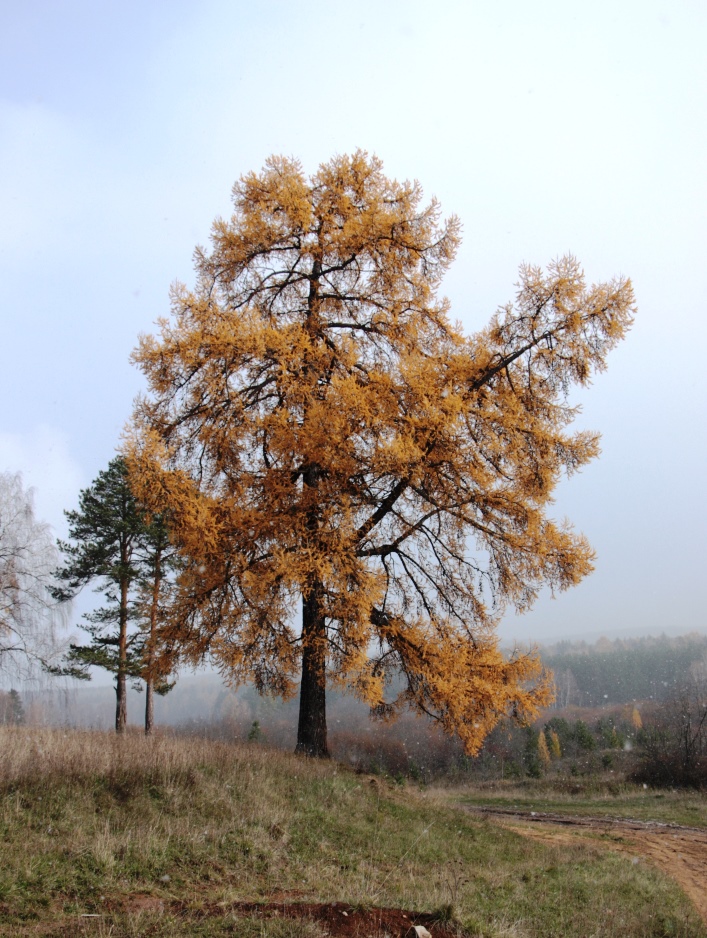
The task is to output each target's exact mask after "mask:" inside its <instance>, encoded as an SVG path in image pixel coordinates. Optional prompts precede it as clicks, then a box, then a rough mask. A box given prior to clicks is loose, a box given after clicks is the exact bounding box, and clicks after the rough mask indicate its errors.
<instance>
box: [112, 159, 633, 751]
mask: <svg viewBox="0 0 707 938" xmlns="http://www.w3.org/2000/svg"><path fill="white" fill-rule="evenodd" d="M233 201H234V206H235V210H234V213H233V215H232V217H231V218H230V219H228V220H223V219H218V220H217V221H216V222H215V224H214V226H213V231H212V245H211V250H210V251H207V250H204V249H197V251H196V255H195V264H196V272H197V280H196V286H195V288H194V289H188V288H187V287H185V286H183V285H179V284H177V285H176V286H174V288H173V291H172V318H171V319H169V320H168V319H164V320H161V321H160V323H159V329H160V332H159V335H158V336H144V337H142V338H141V340H140V343H139V346H138V348H137V350H136V352H135V354H134V359H135V361H136V363H137V364H138V366H139V367H140V368H141V369H142V371H143V373H144V375H145V377H146V379H147V382H148V386H149V391H148V393H147V394H146V395H145V396H144V397H143V398H142V399H141V400H139V401H138V403H137V407H136V412H135V419H134V424H133V426H132V429H131V431H130V433H129V439H128V448H127V451H126V453H127V460H128V464H129V466H130V470H131V476H132V479H133V485H134V486H135V490H136V492H138V494H139V497H140V498H141V499H143V500H144V501H145V502H146V503H147V504H148V505H152V506H153V507H154V510H157V511H162V510H167V511H169V513H170V518H171V519H172V522H173V525H174V527H173V531H174V536H175V538H176V542H177V543H178V545H179V548H180V550H181V552H182V555H183V563H184V567H183V569H182V572H181V575H180V586H179V589H180V595H179V597H178V599H177V602H176V603H175V606H174V609H173V618H172V622H171V625H170V626H168V629H169V630H170V635H171V639H172V640H173V642H174V644H175V647H176V646H179V647H180V648H181V649H182V653H183V655H184V656H185V657H186V658H187V659H189V660H192V661H196V660H200V659H201V658H202V657H203V656H205V655H207V654H208V655H211V656H212V657H213V659H214V660H215V661H216V662H217V663H218V664H219V665H220V667H221V668H222V670H223V672H224V673H225V674H227V675H228V677H229V678H230V680H231V681H233V682H238V681H242V680H248V679H250V680H253V681H254V682H255V684H256V686H257V687H258V689H259V690H261V691H263V692H272V693H276V694H281V695H290V694H293V693H295V692H296V690H297V683H298V681H299V688H300V712H299V724H298V736H297V751H298V752H302V753H306V754H310V755H316V756H326V755H327V753H328V748H327V730H326V708H325V694H326V688H327V685H330V686H338V687H343V688H348V689H349V690H350V691H352V692H353V693H354V694H356V695H357V696H358V697H359V698H361V699H363V700H364V701H366V702H368V703H369V704H370V705H371V707H372V709H373V710H374V711H375V712H376V713H378V714H379V715H381V716H384V717H385V716H392V715H394V714H395V713H396V712H397V711H398V710H399V709H400V708H401V707H404V706H410V707H412V708H415V709H417V710H418V711H419V712H421V713H424V714H428V715H430V716H432V717H434V718H435V719H437V720H439V721H440V723H441V724H442V726H443V727H444V728H445V729H446V730H448V731H450V732H452V731H453V732H457V733H458V734H459V736H460V737H461V739H462V740H463V742H464V744H465V746H466V749H467V751H468V752H469V753H474V752H476V751H477V750H478V748H479V746H480V745H481V742H482V741H483V738H484V736H485V735H486V733H487V732H488V731H489V730H490V728H492V727H493V726H494V725H495V723H496V722H497V721H498V720H499V719H500V718H501V717H502V716H503V715H505V714H511V715H513V716H515V717H516V718H517V719H519V720H521V721H522V720H527V719H529V718H530V717H532V716H533V715H534V714H535V713H536V712H537V708H538V707H539V706H541V705H542V704H544V703H545V702H546V701H548V699H549V697H550V688H549V680H548V677H547V675H545V674H544V673H543V671H542V666H541V664H540V662H539V659H538V658H537V656H536V655H534V654H532V653H520V652H516V653H514V654H512V655H510V656H509V657H507V658H504V656H503V655H502V654H501V652H500V650H499V648H498V645H497V640H496V636H495V625H496V622H497V620H498V617H499V616H500V615H501V614H502V612H503V610H504V608H506V607H507V605H508V604H509V603H510V604H512V605H514V606H515V607H516V608H517V609H519V610H523V609H526V608H527V607H528V606H530V605H531V603H532V602H533V600H534V599H535V598H536V596H537V593H538V591H539V589H540V588H541V587H543V586H545V585H549V586H550V587H551V588H552V589H553V590H563V589H565V588H566V587H569V586H571V585H573V584H575V583H577V582H578V581H579V580H581V579H582V577H584V576H585V575H586V574H588V573H589V572H590V571H591V569H592V558H593V553H592V550H591V548H590V546H589V544H588V543H587V541H586V540H585V539H584V538H583V537H582V536H579V535H577V534H575V533H573V531H572V530H571V529H570V528H569V527H567V526H565V525H558V524H556V523H554V522H553V521H552V520H551V519H550V518H549V517H548V516H547V510H548V506H549V505H550V504H551V501H552V493H553V490H554V488H555V485H556V483H557V482H558V480H559V479H560V478H561V476H562V475H563V473H566V474H571V473H572V472H574V471H575V470H577V469H578V468H579V467H581V466H583V465H584V464H586V463H587V462H588V461H589V460H591V459H592V458H594V457H595V456H596V455H597V454H598V452H599V448H598V439H597V436H596V435H595V434H592V433H586V432H575V433H571V432H569V431H568V426H569V424H570V423H571V421H572V419H573V417H574V415H575V408H573V407H572V406H570V404H569V403H568V399H567V395H568V392H569V390H570V388H571V387H572V385H573V384H579V385H586V384H587V383H588V382H589V381H590V377H591V374H592V372H593V371H595V370H597V369H602V368H603V367H604V364H605V357H606V355H607V352H608V351H609V350H610V349H611V348H612V347H613V346H614V345H615V344H616V343H617V342H618V341H619V340H620V339H621V337H622V336H623V335H624V333H625V331H626V329H627V328H628V326H629V325H630V323H631V320H632V314H633V310H634V300H633V294H632V289H631V285H630V282H629V281H627V280H625V279H617V280H614V281H611V282H610V283H603V284H599V285H597V286H592V287H587V286H586V284H585V281H584V277H583V274H582V271H581V269H580V266H579V264H578V263H577V261H576V260H575V259H574V258H572V257H565V258H563V259H561V260H558V261H556V262H554V263H552V264H551V265H550V266H549V268H548V269H547V271H546V272H543V271H542V270H540V269H538V268H536V267H530V266H524V267H522V268H521V272H520V284H519V287H518V293H517V297H516V301H515V303H513V304H511V305H509V306H507V307H504V308H502V309H501V310H499V311H498V312H497V314H496V315H495V316H493V318H492V319H491V322H490V323H489V325H488V326H486V328H484V329H482V330H481V331H479V332H478V333H476V334H474V335H471V336H466V335H464V333H463V332H462V330H461V328H460V326H459V325H457V324H455V323H454V322H453V321H452V320H451V319H450V316H449V304H448V302H447V300H446V299H440V298H438V296H437V290H438V287H439V285H440V282H441V279H442V276H443V274H444V273H445V271H446V270H447V268H448V267H449V265H450V263H451V262H452V260H453V258H454V256H455V252H456V250H457V246H458V243H459V236H460V223H459V221H458V220H457V218H455V217H451V218H449V219H447V220H446V221H445V220H442V219H441V216H440V210H439V206H438V204H437V203H436V202H435V201H432V202H431V203H430V204H428V205H424V204H422V193H421V190H420V187H419V185H418V184H417V183H416V182H414V183H409V182H405V183H398V182H395V181H391V180H389V179H387V178H386V176H385V175H384V174H383V171H382V165H381V163H380V161H379V160H378V159H376V158H370V157H369V156H368V155H367V154H366V153H363V152H357V153H355V154H354V155H353V156H340V157H336V158H334V159H332V160H331V161H330V162H328V163H326V164H323V165H322V166H321V167H320V168H319V171H318V172H317V173H316V174H315V175H314V176H312V177H311V178H308V177H307V176H306V175H305V174H304V172H303V170H302V168H301V166H300V164H299V163H298V162H296V161H293V160H289V159H285V158H281V157H272V158H271V159H269V160H268V162H267V163H266V166H265V167H264V169H263V171H262V172H261V173H259V174H255V173H252V174H249V175H246V176H244V177H243V178H241V180H240V181H239V182H238V183H237V184H236V186H235V187H234V190H233ZM298 609H299V614H298ZM393 679H394V680H393ZM391 682H392V683H391ZM401 682H402V683H401ZM391 688H395V692H393V691H392V690H391Z"/></svg>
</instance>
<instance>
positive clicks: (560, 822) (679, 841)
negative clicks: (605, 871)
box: [465, 806, 707, 923]
mask: <svg viewBox="0 0 707 938" xmlns="http://www.w3.org/2000/svg"><path fill="white" fill-rule="evenodd" d="M465 807H466V810H468V811H471V812H474V813H477V814H485V815H487V816H489V817H494V818H497V819H499V820H501V821H502V822H505V823H506V825H507V826H509V827H512V828H513V829H514V830H516V831H517V832H518V833H520V834H524V835H525V836H528V837H533V838H535V839H536V840H542V841H544V842H545V843H555V844H556V843H576V842H577V838H579V837H583V836H592V835H594V836H596V835H597V834H600V835H603V838H602V841H601V844H602V845H603V846H605V847H606V848H607V849H609V850H615V851H616V852H618V853H624V854H630V855H631V856H634V857H635V856H638V857H642V858H645V859H646V860H648V861H649V862H650V863H652V864H653V865H654V866H656V867H658V869H660V870H662V871H663V872H664V873H667V874H668V876H670V877H672V878H673V879H674V880H675V881H676V882H677V883H678V885H679V886H680V887H681V888H682V889H683V890H684V892H685V893H686V894H687V896H689V898H690V899H691V901H692V903H693V904H694V906H695V908H696V909H697V911H698V912H699V913H700V915H701V916H702V919H703V920H704V922H705V923H707V830H703V829H701V828H697V827H682V826H680V825H679V824H664V823H660V822H658V821H635V820H632V819H630V818H606V817H603V818H602V817H579V816H574V815H565V814H548V813H545V812H542V811H518V810H515V809H511V808H483V807H479V808H474V807H471V806H465Z"/></svg>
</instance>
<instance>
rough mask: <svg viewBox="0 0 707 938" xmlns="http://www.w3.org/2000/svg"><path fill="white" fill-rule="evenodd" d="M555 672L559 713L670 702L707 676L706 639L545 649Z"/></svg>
mask: <svg viewBox="0 0 707 938" xmlns="http://www.w3.org/2000/svg"><path fill="white" fill-rule="evenodd" d="M540 652H541V655H542V659H543V662H544V664H545V665H546V666H547V667H548V668H551V669H552V670H553V671H554V673H555V685H556V692H557V698H556V701H555V707H556V708H558V709H559V708H563V707H569V706H579V707H597V706H602V705H604V704H621V703H629V702H631V701H633V700H656V701H660V700H666V699H667V698H669V697H670V696H672V694H673V693H674V692H675V689H676V688H678V687H680V686H682V685H683V684H684V683H685V682H686V681H689V680H690V679H691V678H692V679H704V678H705V677H707V635H699V634H697V633H694V632H693V633H691V634H689V635H682V636H680V637H677V638H671V637H668V636H667V635H661V636H659V637H657V638H655V637H646V638H631V639H614V640H613V641H611V640H609V639H607V638H600V639H599V641H597V642H596V643H594V644H592V645H589V644H587V643H586V642H559V643H558V644H556V645H551V646H546V647H543V648H541V649H540Z"/></svg>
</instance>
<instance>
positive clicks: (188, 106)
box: [0, 0, 707, 639]
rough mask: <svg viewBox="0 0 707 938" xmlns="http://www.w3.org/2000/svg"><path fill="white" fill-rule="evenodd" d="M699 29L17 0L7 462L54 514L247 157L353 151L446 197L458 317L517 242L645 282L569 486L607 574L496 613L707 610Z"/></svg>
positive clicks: (466, 7) (591, 8)
mask: <svg viewBox="0 0 707 938" xmlns="http://www.w3.org/2000/svg"><path fill="white" fill-rule="evenodd" d="M706 44H707V7H706V6H705V5H704V3H703V2H701V0H699V2H698V0H695V2H687V0H683V2H681V0H672V2H669V3H668V2H656V0H612V2H603V0H600V2H593V3H586V2H583V3H579V2H572V0H538V2H535V0H508V2H503V0H495V2H491V0H488V2H487V0H482V2H475V0H466V2H453V0H449V2H444V0H440V2H438V3H436V4H435V5H434V8H433V5H432V4H431V3H429V2H425V3H423V2H417V0H405V2H397V0H391V2H380V0H376V2H370V0H364V2H359V3H357V4H344V3H340V2H333V0H327V2H320V0H302V2H293V0H278V2H274V0H273V2H267V0H264V2H249V3H245V2H240V0H235V2H234V0H229V2H226V0H206V2H203V0H202V2H199V3H188V2H186V0H176V2H175V0H169V2H168V0H142V2H140V3H137V2H134V0H123V2H121V3H108V2H98V0H90V2H89V0H75V2H72V0H62V2H56V0H45V2H37V0H22V2H19V0H14V2H13V0H7V2H5V3H4V4H3V5H2V9H1V10H0V278H1V282H2V293H1V294H0V296H1V300H0V302H1V304H2V306H1V308H2V320H3V343H2V353H1V354H2V363H1V367H0V400H2V401H3V402H4V403H3V405H2V406H1V407H0V469H4V468H8V469H22V470H23V472H24V475H25V479H26V481H27V483H29V484H33V485H35V486H36V487H37V504H38V507H39V509H40V512H41V514H42V515H43V516H44V517H45V518H46V519H47V520H49V521H51V522H52V523H53V524H54V525H55V526H56V527H57V529H59V530H61V528H62V510H63V509H64V508H72V507H75V504H76V499H77V495H78V490H79V488H80V487H81V486H86V485H88V484H89V483H90V482H91V480H92V479H93V478H94V477H95V475H96V473H97V472H98V471H99V470H101V469H102V468H104V467H105V465H106V464H107V462H108V460H109V459H110V458H111V456H112V455H113V453H114V449H115V447H116V445H117V444H118V440H119V436H120V432H121V428H122V426H123V424H124V422H125V421H126V419H127V418H128V416H129V414H130V410H131V404H132V399H133V397H134V395H135V394H136V393H137V392H138V390H139V389H140V386H141V382H140V377H139V375H138V374H137V372H136V371H135V370H134V369H133V368H132V367H131V366H130V364H129V361H128V357H129V354H130V351H131V349H132V348H133V346H134V344H135V341H136V337H137V335H138V333H139V332H141V331H150V330H151V328H152V323H153V322H154V320H155V319H156V318H157V317H158V316H159V315H164V314H166V313H167V312H168V301H167V292H168V288H169V284H170V282H171V281H172V280H174V279H175V278H179V279H182V280H185V281H187V282H189V281H190V279H191V256H192V251H193V248H194V246H195V244H197V243H204V242H206V241H207V239H208V234H209V229H210V225H211V222H212V221H213V219H214V217H215V216H216V215H219V214H224V215H225V214H227V213H228V212H229V208H230V201H229V198H230V190H231V186H232V184H233V182H234V181H235V180H236V178H237V177H238V176H239V175H240V174H242V173H244V172H247V171H249V170H251V169H258V168H259V167H260V166H261V165H262V164H263V161H264V160H265V158H266V157H267V156H268V155H269V154H270V153H273V152H278V153H285V154H287V155H293V156H296V157H299V158H300V159H301V160H302V161H303V163H304V165H305V168H307V169H309V170H314V169H315V168H316V166H317V164H318V163H319V162H321V161H324V160H327V159H329V158H330V157H331V156H332V155H333V154H334V153H337V152H346V151H351V150H353V149H355V148H357V147H363V148H365V149H368V150H369V151H370V152H375V153H376V154H377V155H378V156H380V157H381V158H382V159H383V161H384V164H385V168H386V171H387V172H388V174H389V175H391V176H396V177H398V178H403V177H405V178H412V177H415V178H418V179H419V180H420V182H421V183H422V185H423V187H424V190H425V192H426V193H427V194H429V195H433V194H434V195H436V196H437V197H438V198H439V199H440V201H441V203H442V207H443V209H444V211H445V212H448V213H451V212H456V213H457V214H458V215H460V217H461V218H462V221H463V223H464V244H463V247H462V250H461V251H460V254H459V257H458V260H457V262H456V265H455V267H454V269H453V270H452V272H451V274H450V275H449V278H448V280H447V282H446V284H445V292H447V294H448V295H449V296H450V298H451V300H452V303H453V310H454V314H455V316H456V317H457V318H459V319H460V320H461V321H462V322H463V324H464V326H465V327H466V328H467V329H469V330H474V329H476V328H480V327H482V326H483V325H484V324H485V323H486V321H487V319H488V317H489V315H490V314H491V313H492V312H493V310H494V309H495V308H496V306H498V305H499V304H502V303H505V302H507V301H508V300H509V299H510V298H511V297H512V296H513V293H514V282H515V280H516V272H517V269H518V265H519V264H520V263H521V262H523V261H529V262H533V263H540V264H544V263H546V262H547V261H549V260H550V259H552V258H553V257H556V256H557V255H560V254H563V253H565V252H567V251H572V252H573V253H575V254H576V255H577V256H578V257H579V259H580V260H581V261H582V263H583V264H584V267H585V270H586V272H587V276H588V278H589V279H590V280H601V279H607V278H610V277H611V276H612V275H614V274H619V273H622V274H627V275H629V276H631V277H632V278H633V280H634V285H635V289H636V294H637V298H638V303H639V318H638V320H637V323H636V326H635V328H634V331H633V332H632V334H631V335H630V336H629V338H628V340H627V341H626V343H625V344H624V345H623V346H622V347H621V348H620V349H618V350H617V351H616V352H615V353H614V354H613V355H612V356H611V358H610V362H609V370H608V372H607V373H606V374H604V375H601V376H599V377H598V378H597V380H596V382H595V385H594V387H593V388H592V389H591V390H590V391H589V392H588V393H586V394H585V395H583V403H584V413H583V415H582V417H581V420H580V422H581V425H582V426H589V427H592V428H596V429H599V430H601V431H602V432H603V450H604V452H603V456H602V458H601V459H600V460H599V461H598V462H596V463H595V464H593V465H592V466H591V467H590V468H588V469H587V470H585V472H584V473H583V474H582V475H581V476H579V477H575V478H574V479H572V480H571V481H570V482H569V483H567V484H566V485H563V487H562V489H561V491H560V494H559V497H558V503H557V515H558V516H560V517H562V516H564V515H567V516H568V517H569V518H570V520H572V521H573V522H574V523H575V524H576V526H577V527H578V528H579V529H580V530H583V531H584V532H585V533H586V534H587V535H588V537H589V538H590V540H591V541H592V543H593V544H594V546H595V547H596V549H597V551H598V555H599V556H598V563H597V571H596V573H595V574H594V575H593V577H591V578H590V579H589V580H587V581H586V582H585V583H584V584H583V585H582V586H580V587H579V588H577V589H575V590H574V591H572V592H571V593H568V594H564V595H563V596H562V597H560V598H559V599H558V600H557V601H555V602H551V601H550V600H542V601H541V602H540V603H539V604H538V606H537V607H536V610H535V611H533V613H532V614H530V615H528V616H526V617H524V618H523V619H517V618H515V617H510V618H509V619H508V621H507V623H506V624H505V626H504V629H503V631H504V634H505V635H506V636H513V635H517V636H518V637H520V638H523V639H527V638H533V637H535V638H543V637H545V636H547V635H551V636H553V635H554V636H557V635H572V634H573V633H574V634H576V633H585V632H588V631H593V630H597V631H601V630H607V631H609V630H613V629H619V628H632V627H646V628H648V629H650V630H653V631H659V630H660V629H662V628H668V629H674V628H679V629H681V630H689V629H692V628H699V629H705V628H707V621H706V618H705V613H704V603H703V601H702V600H703V593H704V587H703V586H702V578H703V567H704V562H705V554H706V550H705V548H706V546H707V544H706V539H705V525H706V522H707V500H706V498H705V490H704V485H705V483H704V475H705V472H704V462H705V451H706V449H707V447H706V445H705V443H706V440H705V436H706V434H705V419H704V411H705V404H706V403H707V400H706V398H707V393H706V391H707V378H706V377H705V368H704V366H703V364H702V361H701V357H700V355H699V352H700V351H701V349H702V348H703V346H704V345H705V343H706V340H707V325H706V322H707V316H706V315H705V310H704V307H705V300H704V293H705V291H704V287H703V282H702V281H703V267H704V254H705V247H706V246H707V244H706V242H707V238H706V234H707V198H706V196H707V192H706V188H707V187H706V186H705V165H706V159H705V157H706V156H707V121H706V120H705V117H706V115H707V107H706V106H705V105H706V104H707V66H706V64H705V61H706V57H705V54H704V48H705V46H706Z"/></svg>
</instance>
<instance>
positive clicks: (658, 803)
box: [447, 778, 707, 828]
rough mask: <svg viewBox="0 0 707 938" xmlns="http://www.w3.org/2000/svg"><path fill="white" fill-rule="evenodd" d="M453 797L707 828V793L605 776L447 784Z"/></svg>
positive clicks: (485, 803)
mask: <svg viewBox="0 0 707 938" xmlns="http://www.w3.org/2000/svg"><path fill="white" fill-rule="evenodd" d="M447 792H448V795H449V797H450V798H451V799H452V800H453V801H459V802H461V803H462V804H468V805H474V806H477V807H488V808H493V807H498V808H504V809H507V808H518V809H519V810H522V811H543V812H549V813H552V814H566V815H577V816H581V817H616V818H630V819H633V820H637V821H658V822H660V823H663V824H681V825H684V826H686V827H698V828H707V792H698V791H692V790H689V791H686V790H675V791H672V790H667V791H666V790H665V789H653V788H644V787H643V786H642V785H631V784H629V783H626V782H620V781H616V782H614V781H607V780H606V779H601V778H597V779H588V780H577V779H572V778H569V779H562V778H560V779H537V780H536V779H524V780H523V781H521V782H518V781H510V782H501V781H494V782H485V783H481V784H469V785H465V786H463V787H459V788H456V789H447Z"/></svg>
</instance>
